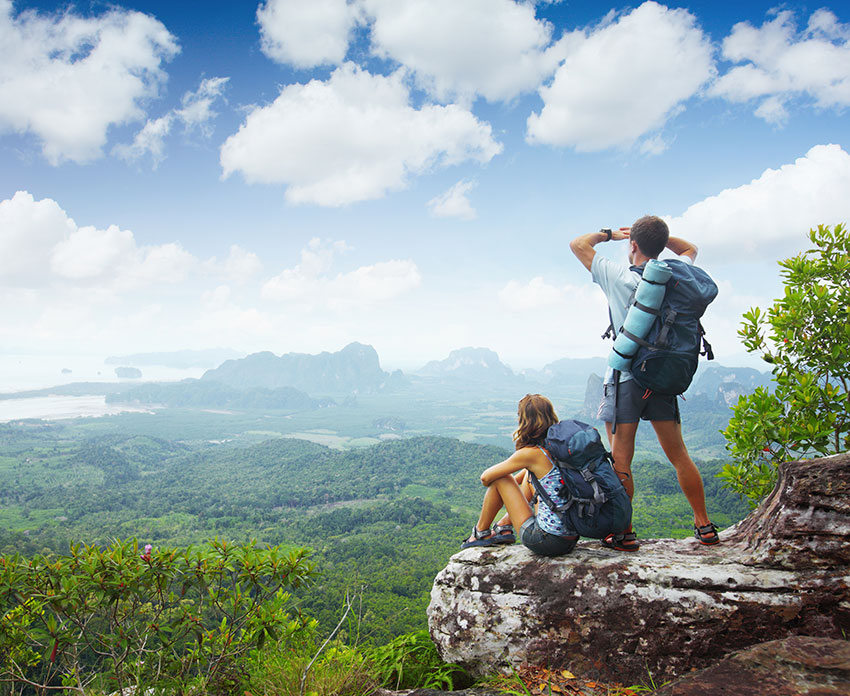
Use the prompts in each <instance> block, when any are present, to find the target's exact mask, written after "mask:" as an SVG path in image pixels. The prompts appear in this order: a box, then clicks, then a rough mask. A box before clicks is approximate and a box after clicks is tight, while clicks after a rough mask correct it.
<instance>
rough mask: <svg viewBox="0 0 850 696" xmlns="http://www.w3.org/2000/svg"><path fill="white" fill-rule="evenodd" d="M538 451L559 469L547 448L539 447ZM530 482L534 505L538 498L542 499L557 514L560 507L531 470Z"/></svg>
mask: <svg viewBox="0 0 850 696" xmlns="http://www.w3.org/2000/svg"><path fill="white" fill-rule="evenodd" d="M537 449H539V450H540V451H541V452H543V454H544V455H546V459H548V460H549V463H550V464H551V465H552V466H553V467H556V468H557V464H555V460H554V459H552V455H551V454H549V450H547V449H546V448H545V447H541V446H540V445H537ZM528 480H529V481H531V487H532V488H534V500H532V501H531V502H532V504H533V503H535V502H536V501H537V498H540V500H542V501H543V502H544V503H545V505H546V507H548V508H549V509H550V510H551V511H552V512H557V511H558V506H557V505H555V501H554V500H552V497H551V496H550V495H549V494H548V493H547V492H546V489H545V488H543V485H542V484H541V483H540V479H539V478H537V476H536V475H535V473H534V472H533V471H532V470H531V469H528Z"/></svg>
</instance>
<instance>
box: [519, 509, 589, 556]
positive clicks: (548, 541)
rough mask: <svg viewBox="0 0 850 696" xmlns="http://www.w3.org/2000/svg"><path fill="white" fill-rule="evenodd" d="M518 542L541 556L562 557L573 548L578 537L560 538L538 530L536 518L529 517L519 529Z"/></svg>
mask: <svg viewBox="0 0 850 696" xmlns="http://www.w3.org/2000/svg"><path fill="white" fill-rule="evenodd" d="M519 539H520V541H521V542H522V543H523V544H524V545H525V546H527V547H528V548H530V549H531V550H532V551H534V553H537V554H540V555H541V556H563V555H565V554H568V553H569V552H570V551H572V550H573V549H574V548H575V545H576V543H577V542H578V537H577V536H574V537H562V536H558V535H557V534H550V533H549V532H544V531H543V530H542V529H540V526H539V525H538V524H537V518H536V517H533V516H532V517H529V518H528V519H527V520H526V521H525V522H523V523H522V527H520V528H519Z"/></svg>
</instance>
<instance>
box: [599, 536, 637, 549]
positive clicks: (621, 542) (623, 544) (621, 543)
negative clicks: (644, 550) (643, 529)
mask: <svg viewBox="0 0 850 696" xmlns="http://www.w3.org/2000/svg"><path fill="white" fill-rule="evenodd" d="M602 545H603V546H605V547H607V548H609V549H614V550H615V551H637V550H638V549H639V548H640V544H639V543H638V540H637V534H635V533H634V532H626V533H625V534H609V535H608V536H607V537H605V538H604V539H603V540H602Z"/></svg>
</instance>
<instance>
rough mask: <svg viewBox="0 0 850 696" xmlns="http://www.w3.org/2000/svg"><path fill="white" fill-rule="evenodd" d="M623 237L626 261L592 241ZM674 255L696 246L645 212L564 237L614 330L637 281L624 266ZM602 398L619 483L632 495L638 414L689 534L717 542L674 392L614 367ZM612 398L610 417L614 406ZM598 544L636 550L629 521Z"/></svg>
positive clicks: (690, 254) (690, 256)
mask: <svg viewBox="0 0 850 696" xmlns="http://www.w3.org/2000/svg"><path fill="white" fill-rule="evenodd" d="M619 240H626V241H627V242H628V244H629V254H628V258H629V263H628V264H625V263H615V262H613V261H611V260H609V259H606V258H605V257H603V256H601V255H600V254H597V253H596V251H595V249H594V247H595V246H596V245H597V244H601V243H603V242H610V241H619ZM665 248H667V249H669V250H670V251H672V252H673V253H674V254H677V255H678V256H679V257H680V259H681V260H682V261H685V262H687V263H693V261H694V259H695V258H696V255H697V248H696V246H694V245H693V244H690V243H689V242H686V241H685V240H684V239H679V238H677V237H671V236H670V231H669V230H668V229H667V223H665V222H664V220H662V219H661V218H658V217H655V216H651V215H647V216H645V217H642V218H640V220H638V221H637V222H635V223H634V224H633V225H632V226H631V227H621V228H620V229H619V230H615V231H611V230H602V231H600V232H591V233H590V234H585V235H582V236H580V237H576V238H575V239H574V240H573V241H572V242H570V249H571V250H572V252H573V254H575V256H576V258H578V260H579V261H581V262H582V264H584V267H585V268H586V269H587V270H589V271H590V274H591V276H592V277H593V282H595V283H598V284H599V286H600V287H601V288H602V290H603V292H604V293H605V297H606V298H607V299H608V307H609V309H610V311H611V323H612V324H613V326H614V330H615V331H619V330H620V327H621V326H622V325H623V322H624V321H625V319H626V313H627V312H628V308H629V302H630V300H631V298H632V297H633V294H634V292H635V289H636V288H637V285H638V283H639V282H640V275H639V274H638V273H636V272H635V271H632V270H631V268H630V265H633V266H642V265H643V264H645V263H646V262H647V261H649V260H650V259H657V258H658V255H659V254H660V253H661V252H662V251H663V250H664V249H665ZM602 389H603V395H602V403H601V404H600V405H599V416H598V417H599V419H600V420H602V421H604V422H605V427H606V430H607V431H608V441H609V442H610V443H611V454H612V456H613V457H614V467H615V468H616V470H617V473H618V474H619V476H620V480H622V482H623V487H624V488H625V489H626V492H627V493H628V494H629V498H633V497H634V492H635V486H634V481H632V457H633V456H634V453H635V435H636V434H637V428H638V423H639V421H640V420H641V419H643V420H648V421H649V422H650V423H651V424H652V427H653V428H654V430H655V435H656V437H657V438H658V442H659V444H660V445H661V448H662V449H663V450H664V454H665V455H667V458H668V459H669V460H670V462H671V463H672V464H673V466H674V467H675V469H676V476H677V478H678V479H679V485H680V486H681V488H682V492H683V493H684V494H685V497H686V498H687V499H688V502H689V503H690V505H691V508H693V511H694V536H695V537H696V538H697V540H698V541H699V542H700V543H702V544H709V545H710V544H716V543H718V542H719V541H720V537H719V536H718V535H717V527H715V526H714V525H713V524H712V523H711V521H710V520H709V519H708V513H707V512H706V509H705V492H704V491H703V487H702V477H701V476H700V473H699V470H698V469H697V467H696V465H695V464H694V462H693V460H692V459H691V457H690V455H689V454H688V450H687V448H686V447H685V443H684V441H683V440H682V426H681V422H680V419H679V409H678V405H677V403H676V397H675V396H665V395H662V394H656V393H654V392H645V390H644V389H643V388H641V387H639V386H638V385H637V384H636V383H635V382H634V380H633V379H632V375H631V373H629V372H626V371H623V372H620V384H619V393H618V394H617V398H616V399H615V398H614V394H615V385H614V370H613V369H612V368H610V367H609V368H608V371H607V372H606V374H605V380H604V384H603V387H602ZM615 403H616V409H617V412H616V419H615V413H614V408H615ZM613 423H616V424H617V427H616V433H612V432H611V431H612V429H613V428H612V424H613ZM602 543H603V545H605V546H607V547H609V548H612V549H616V550H618V551H637V550H638V549H639V548H640V544H639V543H638V541H637V535H636V534H635V532H634V531H633V530H632V527H631V525H629V527H628V529H626V530H624V531H623V533H622V534H611V535H609V536H608V537H606V538H605V539H603V540H602Z"/></svg>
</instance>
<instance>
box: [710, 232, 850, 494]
mask: <svg viewBox="0 0 850 696" xmlns="http://www.w3.org/2000/svg"><path fill="white" fill-rule="evenodd" d="M809 239H810V240H811V242H812V244H813V245H814V248H811V249H809V250H808V251H805V252H803V253H802V254H799V255H798V256H795V257H792V258H790V259H785V260H784V261H780V262H779V265H780V266H781V268H782V271H781V273H782V276H783V282H784V284H785V293H784V295H783V296H782V297H781V298H779V299H778V300H776V302H774V304H773V306H772V307H771V308H770V309H768V310H767V312H763V311H762V310H760V309H759V308H758V307H756V308H754V309H750V311H749V312H747V313H745V314H744V321H743V323H742V325H741V329H740V330H739V331H738V335H739V336H741V338H742V339H743V343H744V346H745V347H746V348H747V350H748V351H749V352H757V353H761V354H762V358H763V359H764V360H765V362H767V363H769V364H771V365H772V366H773V370H772V372H773V376H774V377H773V378H774V380H775V382H776V385H775V389H774V390H773V391H770V390H768V389H765V388H764V387H759V388H758V389H756V390H755V392H754V393H753V394H750V395H748V396H742V397H741V398H740V399H739V401H738V404H737V405H736V406H735V407H734V415H733V416H732V418H731V420H730V421H729V425H728V427H727V428H726V430H725V431H724V435H725V436H726V439H727V443H728V444H727V448H728V449H729V451H730V453H731V454H732V457H733V459H734V461H733V462H732V463H730V464H728V465H727V466H726V467H724V470H723V472H722V473H721V477H722V478H723V479H724V481H725V483H726V485H728V486H729V487H730V488H732V489H733V490H735V491H736V492H738V493H739V494H740V495H741V496H746V497H747V498H748V499H749V501H750V503H751V504H752V505H756V504H757V503H758V501H759V500H761V499H762V498H763V497H764V496H765V495H767V494H768V493H769V492H770V491H771V490H772V488H773V486H774V484H775V482H776V466H777V465H778V463H779V462H783V461H791V460H794V459H799V458H803V457H807V456H812V455H815V454H817V455H829V454H836V453H838V452H842V451H845V450H848V449H850V400H849V399H848V393H850V360H848V358H847V355H848V352H847V351H848V348H847V347H848V346H850V235H848V232H847V229H846V228H845V226H844V225H835V227H834V228H833V229H830V228H829V227H825V226H823V225H820V226H818V228H817V229H816V230H814V229H813V230H811V231H810V232H809Z"/></svg>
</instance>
